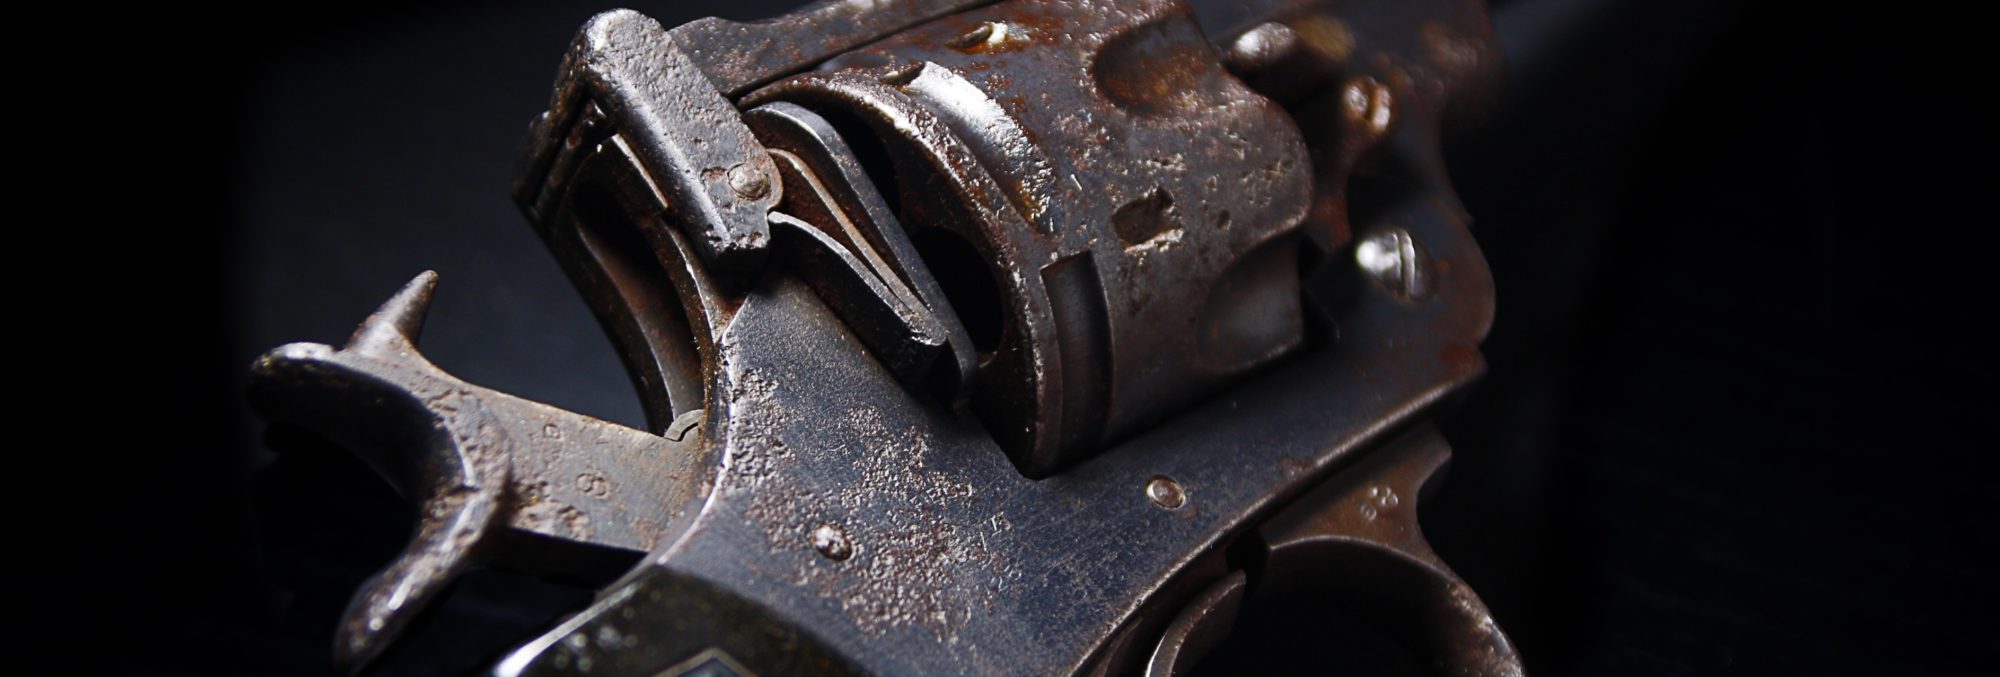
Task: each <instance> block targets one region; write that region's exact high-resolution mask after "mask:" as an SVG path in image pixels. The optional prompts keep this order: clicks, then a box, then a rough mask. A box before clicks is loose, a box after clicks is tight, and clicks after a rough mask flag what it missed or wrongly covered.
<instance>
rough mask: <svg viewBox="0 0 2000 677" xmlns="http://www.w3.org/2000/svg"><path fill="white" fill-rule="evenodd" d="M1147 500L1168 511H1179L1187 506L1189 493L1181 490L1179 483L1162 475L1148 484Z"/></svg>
mask: <svg viewBox="0 0 2000 677" xmlns="http://www.w3.org/2000/svg"><path fill="white" fill-rule="evenodd" d="M1146 500H1149V501H1152V502H1153V505H1157V506H1160V507H1162V508H1166V509H1168V510H1179V509H1181V506H1183V505H1187V492H1186V491H1183V490H1182V489H1181V485H1180V483H1179V482H1175V481H1174V480H1173V479H1172V478H1169V477H1166V476H1164V475H1160V476H1155V477H1153V479H1152V480H1151V481H1149V482H1147V483H1146Z"/></svg>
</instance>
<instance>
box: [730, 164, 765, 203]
mask: <svg viewBox="0 0 2000 677" xmlns="http://www.w3.org/2000/svg"><path fill="white" fill-rule="evenodd" d="M729 190H731V191H734V192H735V193H736V196H737V197H740V198H743V199H745V200H755V199H757V198H760V197H764V196H766V195H769V194H771V179H770V177H768V176H765V175H764V172H763V170H761V169H758V168H757V166H756V165H754V164H752V163H748V162H745V163H743V164H739V165H736V166H734V167H730V168H729Z"/></svg>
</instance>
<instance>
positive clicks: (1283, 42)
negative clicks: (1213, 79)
mask: <svg viewBox="0 0 2000 677" xmlns="http://www.w3.org/2000/svg"><path fill="white" fill-rule="evenodd" d="M1298 42H1299V35H1298V33H1295V32H1293V31H1292V27H1291V26H1287V25H1284V24H1281V23H1278V22H1276V21H1266V22H1264V23H1261V24H1258V25H1257V27H1256V28H1252V29H1250V30H1247V31H1244V32H1243V34H1242V35H1239V36H1236V39H1235V40H1232V41H1230V43H1229V53H1228V55H1227V58H1228V60H1229V67H1230V68H1231V69H1232V70H1235V71H1236V72H1239V73H1254V72H1256V71H1261V70H1264V69H1265V68H1269V67H1271V66H1272V65H1273V64H1276V63H1277V62H1278V60H1279V59H1283V58H1284V57H1285V55H1287V54H1290V53H1292V49H1293V48H1294V47H1297V46H1298Z"/></svg>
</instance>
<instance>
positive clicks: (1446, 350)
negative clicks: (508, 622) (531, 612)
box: [250, 0, 1521, 675]
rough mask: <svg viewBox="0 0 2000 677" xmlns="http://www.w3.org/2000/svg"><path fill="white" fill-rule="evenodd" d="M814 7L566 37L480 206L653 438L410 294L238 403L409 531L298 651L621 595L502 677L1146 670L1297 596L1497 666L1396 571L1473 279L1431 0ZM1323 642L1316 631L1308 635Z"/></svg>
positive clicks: (340, 653)
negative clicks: (563, 296)
mask: <svg viewBox="0 0 2000 677" xmlns="http://www.w3.org/2000/svg"><path fill="white" fill-rule="evenodd" d="M1200 9H1202V11H1201V12H1197V11H1196V8H1194V7H1190V6H1189V5H1188V4H1187V3H1186V2H1184V0H999V1H997V2H995V1H990V0H829V1H827V2H821V3H818V4H814V5H810V6H807V7H805V8H803V9H799V10H797V11H795V12H793V13H791V14H788V15H784V16H780V17H777V18H773V19H768V20H764V21H757V22H747V23H745V22H733V21H725V20H719V19H705V20H701V21H695V22H692V23H689V24H686V25H682V26H679V27H677V28H672V29H668V28H666V27H664V26H662V25H661V24H659V23H658V22H656V21H654V20H652V19H650V18H648V17H646V16H644V15H642V14H639V13H637V12H632V11H627V10H617V11H610V12H606V13H603V14H600V15H598V16H596V17H594V18H592V19H591V20H590V21H589V22H588V23H587V24H586V25H585V26H584V27H583V28H582V30H581V31H580V32H579V33H578V34H577V36H576V38H575V40H574V42H573V44H572V45H571V47H570V49H569V51H568V53H567V54H566V55H565V56H564V57H563V59H562V65H561V67H560V69H559V71H558V76H557V80H556V85H555V93H554V95H553V96H552V97H551V99H550V101H549V105H548V109H547V112H545V113H543V114H542V115H540V116H539V117H537V118H535V120H534V122H533V124H532V126H531V129H530V132H529V137H528V141H527V144H526V148H525V151H524V152H523V154H522V159H521V162H520V165H519V171H518V173H517V175H516V179H515V181H514V184H513V186H512V196H513V199H514V200H515V201H516V202H517V203H518V204H519V206H520V207H521V209H522V211H523V212H524V213H525V215H526V217H527V220H528V221H529V223H531V224H532V226H533V227H534V228H535V230H536V232H537V233H538V234H539V235H540V236H541V238H542V239H543V240H544V241H545V242H546V244H547V246H548V248H549V250H550V252H551V253H553V254H554V255H555V257H556V258H557V259H558V260H559V261H560V263H561V264H562V266H563V268H564V270H565V271H566V272H567V274H568V275H569V277H570V278H571V279H572V281H573V282H574V283H575V285H576V287H577V288H578V289H579V290H580V291H581V293H582V295H583V296H584V298H585V299H586V300H587V302H588V303H589V305H590V307H591V308H592V310H593V311H594V312H595V314H596V316H597V318H598V320H599V322H600V324H601V325H602V328H603V330H604V331H606V332H607V333H608V334H609V335H610V336H611V337H612V339H613V343H614V344H615V345H616V347H617V350H618V352H619V355H620V357H621V359H622V360H623V363H624V365H625V367H626V370H627V372H628V373H629V375H630V376H631V380H632V382H633V384H634V386H635V387H636V389H637V391H638V394H639V397H640V399H641V401H642V404H643V408H644V411H645V414H646V422H647V423H646V426H645V428H644V429H639V428H632V427H627V426H624V425H619V424H615V423H610V422H606V421H602V420H598V419H594V418H591V417H587V416H584V415H581V414H577V413H573V412H569V411H565V410H562V409H559V408H556V407H552V406H548V405H544V404H540V403H536V402H532V401H528V400H525V399H522V398H519V397H515V396H512V395H508V394H506V393H502V392H498V391H495V390H491V389H487V388H482V387H480V386H477V385H473V384H471V383H467V382H465V381H463V380H460V379H458V378H456V377H454V376H452V375H450V374H447V373H445V372H443V371H442V370H440V369H438V368H437V367H436V366H434V365H432V364H431V363H430V362H429V361H428V360H426V359H425V357H424V356H423V354H422V353H421V352H420V351H419V350H418V348H417V341H418V335H419V333H420V331H421V329H422V327H423V322H424V314H425V307H426V304H427V302H428V300H429V298H430V296H431V293H432V289H433V288H434V287H435V285H436V284H437V281H438V278H437V276H436V274H434V273H429V272H426V273H424V274H421V275H418V276H417V277H416V279H414V280H413V281H411V282H410V283H409V284H408V285H407V286H406V287H404V288H403V289H402V290H401V291H399V292H397V293H395V294H394V296H393V297H391V298H390V299H389V300H388V301H387V302H386V303H385V304H384V305H383V306H382V307H381V308H380V309H379V310H378V311H376V312H375V313H374V314H373V315H371V316H370V317H368V318H367V319H366V320H365V321H364V322H363V323H362V324H361V326H360V328H359V329H358V330H356V332H355V333H354V335H353V336H352V337H351V338H349V339H348V341H347V342H346V344H345V345H344V346H341V347H333V346H329V345H321V344H305V343H301V344H292V345H287V346H283V347H280V348H277V349H275V350H273V351H271V352H270V353H267V354H266V355H264V356H263V357H261V358H260V359H259V360H258V361H257V362H256V363H255V364H254V365H253V367H252V371H253V378H252V385H251V393H250V394H251V399H252V402H253V404H254V406H255V407H256V409H257V410H258V412H259V414H260V415H261V416H263V417H264V418H265V419H266V420H269V421H272V422H274V423H286V424H295V425H300V426H304V427H307V428H310V429H314V430H317V431H319V432H320V433H322V434H324V435H326V436H327V437H329V438H331V439H333V440H335V441H337V442H339V443H340V444H341V445H342V446H344V447H346V448H348V449H351V450H353V452H354V453H356V454H357V455H359V456H361V457H362V459H363V460H364V461H366V462H367V463H369V464H370V465H371V466H372V467H374V468H375V469H376V470H377V471H378V472H379V473H381V474H382V476H383V477H384V478H385V479H386V480H388V481H389V482H390V483H391V484H392V485H394V486H395V487H396V488H397V490H398V491H399V492H401V493H402V494H403V495H405V496H406V497H408V498H409V499H411V500H412V501H414V502H416V503H417V504H418V505H419V506H420V518H419V524H418V526H417V528H416V530H415V535H414V537H413V539H412V541H411V542H410V543H409V545H408V547H407V549H406V550H404V551H403V552H402V553H401V554H400V555H399V556H398V557H397V558H396V559H395V560H394V561H393V562H391V563H390V564H389V565H388V566H387V568H385V569H384V570H382V571H381V572H380V573H379V574H377V575H376V576H375V577H373V578H372V579H370V580H369V581H368V582H367V583H365V584H364V585H363V587H362V588H361V589H360V590H359V591H358V592H356V593H355V595H354V597H353V599H352V602H351V604H350V606H349V608H348V610H347V612H346V613H345V615H344V617H343V618H342V620H341V622H340V624H339V627H338V630H337V637H336V638H335V640H334V653H335V656H336V659H337V661H339V662H340V663H341V664H342V665H344V666H346V667H347V668H348V669H350V670H360V669H364V668H366V667H367V666H368V665H369V663H370V661H371V660H373V659H375V658H376V657H378V656H380V655H381V654H382V652H383V651H384V650H385V649H387V648H389V647H390V646H392V645H394V644H395V642H396V641H397V639H398V637H399V636H401V635H403V634H404V632H405V631H406V630H408V629H409V628H411V627H412V625H413V624H415V623H421V622H422V620H421V619H422V615H421V612H422V611H423V609H424V608H425V607H426V606H427V605H428V604H431V603H433V602H435V601H436V600H437V599H438V598H439V596H440V595H441V593H442V591H444V590H445V589H447V588H448V586H450V585H451V583H452V581H453V580H454V579H455V578H456V577H458V576H459V575H460V574H461V573H463V572H465V571H467V570H468V569H469V568H472V567H481V566H490V567H500V568H515V569H521V570H531V571H535V572H538V573H547V574H551V575H560V574H561V573H562V572H563V571H564V570H565V569H566V568H567V567H582V566H585V563H589V562H601V561H603V560H602V558H601V557H599V555H601V554H603V553H606V552H612V553H625V554H627V556H629V557H632V558H633V559H632V560H630V561H636V562H637V564H636V565H634V566H632V567H631V568H630V570H629V571H627V572H625V573H624V574H623V575H622V576H619V577H617V578H616V579H615V580H614V581H613V582H611V583H610V584H609V585H607V586H605V587H604V588H603V589H601V590H600V591H599V592H598V593H597V595H596V596H595V598H594V600H593V601H592V602H590V603H589V605H588V606H587V607H585V608H581V609H575V610H574V613H572V614H569V615H567V616H566V617H564V618H560V619H550V621H549V626H548V627H547V628H546V630H545V631H544V632H542V633H541V634H540V635H539V636H537V637H535V638H533V639H531V640H530V641H528V642H526V643H525V644H522V645H521V646H519V647H518V648H515V649H513V650H512V651H510V652H509V653H507V654H506V655H505V656H504V657H503V658H501V659H500V660H499V661H498V662H497V664H496V665H494V666H493V670H494V672H495V673H496V674H502V675H530V674H536V675H539V674H569V673H600V674H604V673H609V674H661V675H691V674H759V673H761V674H791V673H829V674H840V673H887V674H938V673H982V674H991V673H1029V674H1049V673H1072V674H1076V673H1084V674H1127V673H1139V672H1143V673H1145V674H1148V675H1178V674H1188V673H1191V672H1194V671H1196V669H1197V668H1199V667H1201V666H1202V665H1203V662H1204V659H1208V660H1209V663H1210V667H1215V663H1216V661H1223V660H1227V657H1228V656H1229V655H1231V653H1230V652H1231V649H1230V647H1231V646H1232V644H1231V643H1232V642H1234V641H1237V640H1238V638H1236V637H1235V636H1234V635H1233V634H1232V632H1233V631H1236V630H1238V629H1239V628H1243V627H1247V625H1248V624H1250V623H1253V622H1255V621H1256V619H1257V618H1258V616H1259V615H1260V614H1267V613H1273V612H1272V610H1273V609H1279V608H1283V607H1285V606H1286V605H1288V604H1294V603H1296V602H1298V601H1300V600H1317V601H1324V602H1325V603H1327V604H1329V605H1331V606H1334V607H1338V608H1342V609H1348V610H1352V611H1353V612H1354V613H1356V614H1360V615H1362V617H1363V618H1365V619H1367V623H1368V624H1369V625H1371V626H1379V627H1380V628H1382V629H1384V630H1386V631H1387V632H1389V633H1391V634H1393V635H1394V637H1395V638H1396V639H1397V641H1399V642H1402V643H1404V644H1406V645H1407V646H1408V647H1409V650H1410V651H1411V652H1412V654H1413V655H1415V656H1417V657H1418V662H1419V663H1420V664H1421V666H1422V667H1423V668H1424V669H1427V670H1431V671H1434V672H1438V673H1444V674H1466V675H1512V674H1518V673H1520V671H1521V667H1520V660H1519V658H1518V656H1517V655H1516V653H1515V651H1514V649H1513V647H1512V646H1511V645H1510V643H1509V642H1508V640H1507V638H1506V636H1505V635H1504V634H1503V633H1502V631H1501V630H1500V629H1499V628H1498V627H1497V626H1496V624H1495V623H1494V621H1493V620H1492V618H1491V616H1490V614H1489V613H1488V612H1487V610H1486V608H1485V606H1484V605H1483V604H1482V603H1481V602H1480V600H1479V599H1478V597H1477V596H1476V595H1475V594H1474V593H1473V591H1472V590H1471V589H1470V588H1469V587H1468V586H1467V585H1466V584H1465V583H1464V582H1463V581H1461V580H1460V579H1459V578H1458V577H1457V576H1456V575H1454V574H1453V573H1452V572H1451V570H1450V569H1449V568H1447V566H1446V565H1445V564H1444V562H1442V561H1441V560H1440V559H1439V558H1438V557H1437V555H1435V554H1434V553H1433V552H1432V551H1431V549H1430V548H1429V547H1428V546H1427V545H1426V543H1425V541H1424V538H1423V536H1422V534H1421V532H1420V531H1419V529H1418V524H1417V519H1416V504H1417V501H1418V499H1419V496H1420V495H1421V493H1422V491H1423V490H1424V488H1425V487H1426V485H1427V484H1429V483H1430V480H1431V479H1432V478H1433V477H1435V476H1436V475H1437V471H1438V470H1439V468H1440V467H1442V466H1443V465H1444V464H1445V463H1446V461H1447V460H1448V458H1449V455H1450V450H1449V448H1448V446H1447V445H1446V443H1445V441H1444V440H1443V439H1442V438H1441V437H1440V435H1439V434H1438V433H1437V431H1436V430H1435V429H1434V428H1433V427H1432V425H1431V424H1430V423H1429V420H1430V419H1431V417H1432V416H1433V415H1434V414H1436V413H1437V412H1438V410H1439V409H1440V407H1441V406H1443V405H1444V404H1445V403H1447V402H1448V401H1449V400H1450V398H1451V397H1452V396H1453V395H1454V394H1456V393H1459V392H1461V391H1463V390H1464V389H1466V387H1467V386H1468V385H1469V384H1471V383H1472V382H1473V381H1474V380H1476V379H1477V377H1478V376H1479V375H1480V373H1481V372H1482V370H1483V368H1484V364H1483V362H1482V358H1481V356H1480V352H1479V349H1478V345H1479V343H1480V341H1481V339H1482V338H1483V337H1484V335H1485V334H1486V331H1487V328H1488V326H1489V324H1490V321H1491V317H1492V312H1493V299H1492V282H1491V277H1490V276H1489V274H1488V272H1487V270H1486V267H1485V262H1484V260H1483V259H1482V257H1481V254H1480V252H1479V250H1478V248H1477V246H1476V245H1475V243H1474V242H1473V240H1472V238H1471V236H1470V235H1469V232H1468V230H1467V221H1468V217H1467V215H1466V214H1465V213H1464V211H1463V209H1462V207H1461V206H1460V205H1459V203H1458V201H1457V199H1456V198H1455V196H1454V194H1453V191H1452V189H1451V187H1450V183H1449V180H1448V178H1447V176H1446V174H1445V172H1444V168H1443V163H1442V161H1441V157H1440V154H1439V146H1440V138H1441V134H1442V130H1443V129H1444V128H1445V127H1446V126H1447V125H1450V124H1455V122H1456V121H1458V120H1460V119H1462V118H1465V117H1466V116H1467V115H1468V114H1469V113H1472V112H1476V110H1477V109H1478V108H1479V107H1480V105H1481V104H1482V102H1483V101H1485V100H1487V99H1488V98H1489V97H1490V89H1491V86H1492V83H1493V81H1494V80H1495V79H1496V78H1495V77H1494V75H1495V73H1496V71H1497V69H1498V50H1497V48H1496V46H1495V45H1494V42H1493V37H1492V29H1491V26H1490V24H1489V22H1488V19H1487V16H1486V12H1485V8H1484V6H1483V4H1482V3H1478V2H1467V1H1462V0H1407V1H1404V0H1362V1H1360V2H1334V1H1332V0H1259V1H1256V2H1249V3H1244V4H1240V5H1227V4H1224V3H1203V6H1202V7H1201V8H1200ZM1330 634H1331V632H1330Z"/></svg>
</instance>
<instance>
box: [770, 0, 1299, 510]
mask: <svg viewBox="0 0 2000 677" xmlns="http://www.w3.org/2000/svg"><path fill="white" fill-rule="evenodd" d="M746 101H747V102H749V103H760V102H765V101H790V102H794V103H798V104H801V105H804V106H806V107H808V108H814V109H818V110H822V111H838V112H842V113H845V114H848V115H851V116H854V117H858V118H861V119H863V120H865V121H866V122H867V123H868V124H869V125H870V129H871V130H872V131H873V132H874V133H875V134H877V135H879V136H880V137H881V138H882V140H883V142H884V143H885V144H887V145H888V146H889V150H890V152H891V153H892V154H894V155H895V157H896V159H897V160H898V162H897V173H898V174H899V179H898V185H899V186H900V188H901V191H899V192H900V196H899V197H900V198H901V199H900V202H901V205H902V211H903V216H904V218H903V223H904V225H905V226H906V227H909V228H911V229H912V230H913V231H915V232H923V231H926V230H930V229H940V230H945V231H950V232H953V233H956V234H957V235H958V236H961V237H963V238H964V239H965V240H966V241H968V242H969V243H970V244H971V245H972V246H973V247H974V248H976V249H977V250H978V251H979V253H980V254H981V255H982V256H983V258H985V259H986V262H985V265H986V266H987V267H988V268H989V269H988V270H987V271H986V274H987V276H988V277H990V279H991V281H992V284H993V285H994V286H995V287H997V288H998V289H999V290H1000V292H1001V293H1000V298H1001V302H1002V303H1001V305H1002V308H1001V309H1000V312H1001V313H1004V316H1003V317H1002V319H1001V321H1000V322H999V325H1000V328H999V332H998V336H997V337H996V338H994V339H991V340H989V341H988V344H989V345H987V346H982V348H983V351H982V353H983V357H984V360H983V363H982V366H981V369H980V374H979V378H978V381H977V383H975V385H974V393H973V406H974V408H975V410H976V411H978V412H979V414H980V415H981V416H982V418H983V419H984V420H985V422H986V423H987V427H988V429H989V430H990V431H991V432H992V433H993V434H994V436H996V437H998V438H999V439H1000V441H1001V445H1002V447H1003V448H1005V449H1006V450H1007V451H1008V453H1009V454H1010V455H1012V456H1013V458H1014V459H1015V462H1016V464H1017V465H1018V466H1020V467H1021V469H1022V471H1023V472H1025V473H1027V474H1030V475H1034V476H1045V475H1049V474H1051V473H1054V472H1056V471H1058V470H1060V469H1062V468H1063V467H1065V466H1068V465H1071V464H1074V463H1076V462H1077V461H1079V460H1081V459H1082V458H1084V457H1086V456H1088V455H1089V454H1090V453H1092V452H1094V451H1096V450H1097V449H1100V448H1102V447H1103V446H1104V445H1105V444H1106V443H1108V442H1111V441H1115V440H1117V439H1119V438H1121V437H1124V436H1126V435H1129V434H1130V433H1132V432H1134V431H1136V430H1138V429H1140V428H1142V427H1144V426H1145V425H1146V424H1149V423H1151V422H1152V421H1154V420H1157V419H1158V418H1160V417H1161V416H1164V415H1166V414H1169V413H1171V412H1173V411H1174V410H1176V409H1178V408H1179V407H1181V406H1184V405H1186V404H1187V403H1189V402H1191V401H1193V400H1194V399H1197V398H1200V397H1202V396H1205V395H1207V394H1208V393H1210V392H1212V391H1213V390H1214V389H1215V388H1217V387H1219V386H1221V385H1223V384H1225V383H1227V382H1229V381H1230V380H1232V379H1234V378H1236V377H1238V376H1240V375H1241V374H1243V373H1244V372H1246V371H1248V370H1251V369H1254V368H1256V367H1258V366H1261V365H1263V364H1267V363H1269V362H1270V361H1271V360H1273V359H1276V358H1277V357H1279V356H1281V355H1283V354H1285V353H1286V352H1289V351H1291V350H1293V349H1296V348H1297V347H1298V346H1299V345H1300V344H1301V343H1302V339H1303V326H1302V320H1301V318H1300V315H1299V307H1298V287H1297V283H1298V278H1297V276H1296V275H1295V274H1293V272H1292V270H1291V269H1292V268H1293V267H1294V263H1293V262H1294V260H1295V258H1296V254H1295V252H1296V249H1295V247H1296V242H1295V240H1294V239H1292V238H1291V237H1289V235H1290V234H1291V233H1292V232H1293V231H1294V229H1295V228H1296V227H1297V225H1298V224H1299V223H1300V221H1301V219H1303V218H1304V217H1305V215H1306V207H1307V204H1308V199H1309V197H1310V195H1309V191H1310V183H1309V178H1310V174H1309V173H1308V172H1306V171H1303V169H1304V168H1305V167H1306V165H1307V159H1306V147H1305V144H1304V143H1303V141H1302V140H1301V138H1300V136H1299V132H1298V130H1297V129H1296V128H1295V126H1294V125H1293V123H1292V120H1291V118H1290V117H1289V116H1288V115H1287V114H1286V113H1285V111H1284V110H1283V109H1281V108H1279V107H1278V106H1277V105H1276V104H1274V103H1272V102H1271V101H1269V100H1267V99H1265V98H1264V97H1261V96H1259V95H1257V94H1256V93H1254V92H1252V91H1251V90H1250V89H1249V88H1248V87H1246V86H1245V85H1244V84H1243V83H1242V82H1240V81H1238V80H1237V79H1236V78H1235V77H1233V76H1232V75H1231V74H1230V73H1229V72H1228V71H1227V70H1226V69H1225V68H1224V66H1223V64H1222V62H1221V61H1220V60H1219V59H1218V58H1217V56H1216V55H1215V53H1214V51H1213V50H1212V49H1211V48H1210V47H1209V45H1208V44H1207V41H1206V39H1205V38H1204V37H1203V36H1202V35H1201V33H1200V32H1199V30H1198V29H1197V28H1196V26H1195V22H1194V17H1193V15H1192V14H1191V13H1190V12H1189V11H1188V9H1187V7H1186V6H1185V5H1184V4H1182V3H1181V2H1178V1H1165V0H1149V1H1146V2H1131V1H1122V2H1112V1H1110V0H1095V1H1091V2H1053V1H1043V0H1015V1H1013V2H1005V3H1000V4H996V5H993V6H990V7H984V8H980V9H977V10H973V11H968V12H963V13H960V14H956V15H953V16H950V17H947V18H944V19H940V20H938V21H934V22H931V23H929V24H925V25H922V26H918V27H916V28H913V29H910V30H908V31H904V32H901V33H898V34H896V35H895V36H892V37H890V38H887V39H884V40H882V41H880V42H877V43H875V44H873V45H870V46H868V47H866V48H864V49H861V50H857V51H855V52H852V53H849V54H846V55H843V56H841V57H839V58H837V59H834V60H832V61H830V62H829V63H827V64H826V65H825V66H823V67H822V68H821V69H819V70H818V71H816V72H813V73H808V74H805V75H802V76H799V77H796V78H792V79H788V80H781V81H779V82H777V83H775V84H773V85H771V86H769V87H767V88H764V89H761V90H758V91H756V92H753V93H752V94H750V96H749V97H748V98H747V99H746ZM947 291H948V292H949V290H947ZM982 310H985V311H986V312H992V311H991V310H990V309H982ZM960 315H961V316H964V315H966V313H965V312H963V311H961V313H960ZM975 342H978V336H976V335H975Z"/></svg>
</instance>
